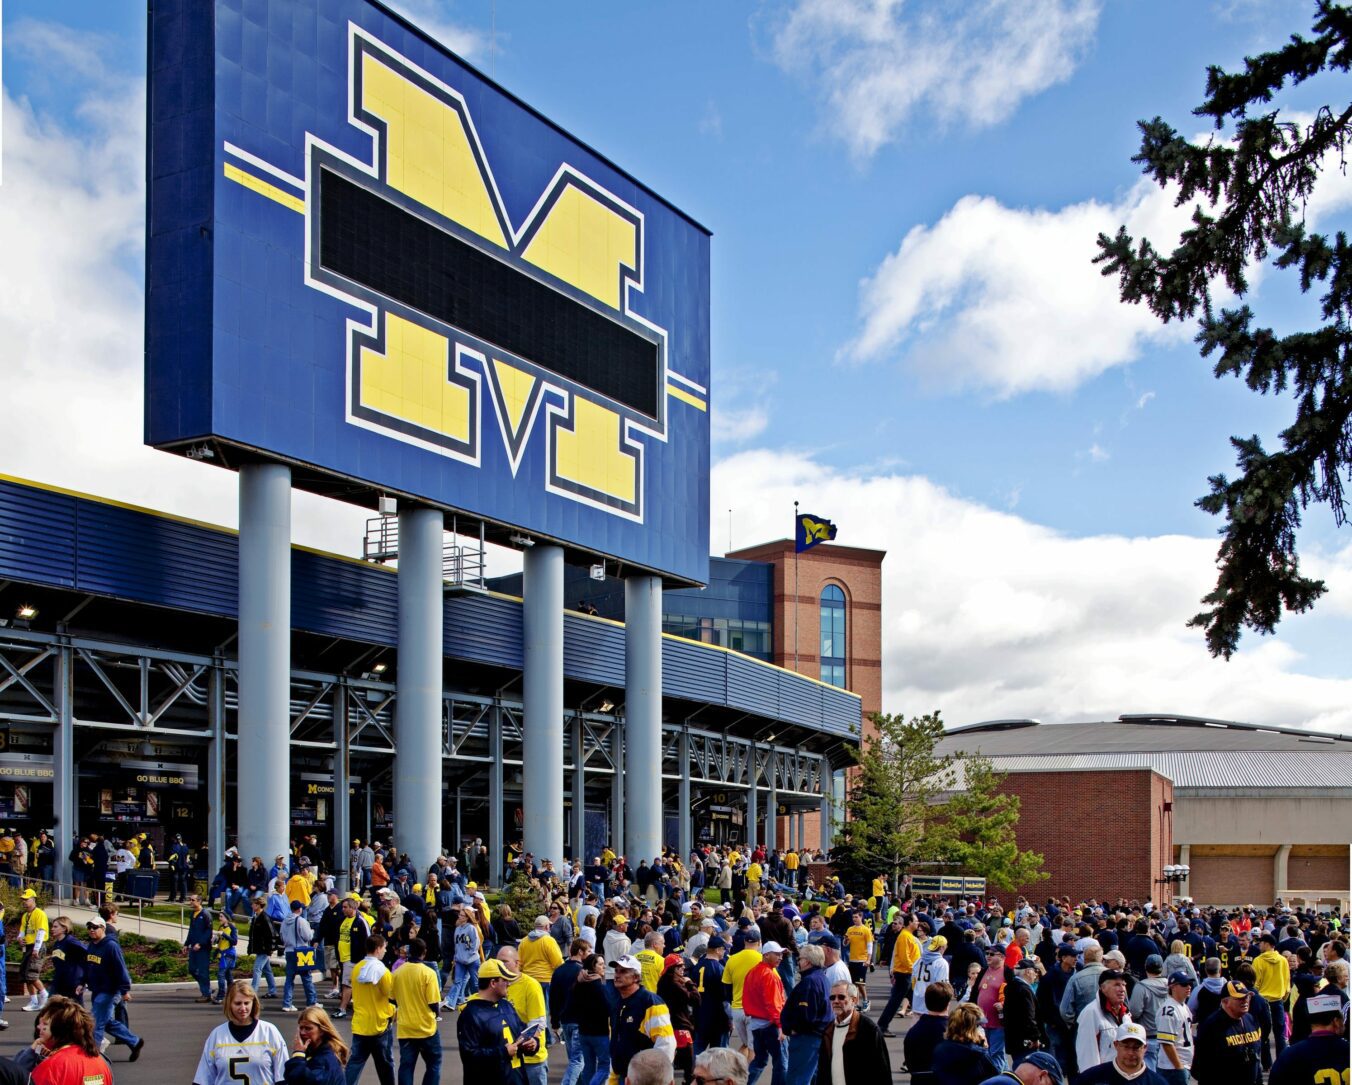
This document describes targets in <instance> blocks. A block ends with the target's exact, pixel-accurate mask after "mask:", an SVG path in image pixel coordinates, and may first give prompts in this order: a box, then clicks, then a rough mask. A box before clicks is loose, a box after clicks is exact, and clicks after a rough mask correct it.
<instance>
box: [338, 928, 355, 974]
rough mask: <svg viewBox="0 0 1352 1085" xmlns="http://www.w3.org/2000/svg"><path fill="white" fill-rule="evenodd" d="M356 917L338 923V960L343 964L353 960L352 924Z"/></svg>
mask: <svg viewBox="0 0 1352 1085" xmlns="http://www.w3.org/2000/svg"><path fill="white" fill-rule="evenodd" d="M356 918H357V917H356V916H353V917H352V918H351V919H344V920H343V921H342V922H341V923H339V924H338V960H339V962H340V963H342V964H347V962H348V961H350V960H352V924H353V922H354V921H355V920H356Z"/></svg>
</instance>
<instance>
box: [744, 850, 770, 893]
mask: <svg viewBox="0 0 1352 1085" xmlns="http://www.w3.org/2000/svg"><path fill="white" fill-rule="evenodd" d="M764 876H765V870H764V868H763V867H762V866H761V865H760V863H758V862H756V860H754V859H752V860H751V863H750V864H749V865H748V866H747V868H746V887H747V891H748V892H749V893H750V894H751V899H752V900H755V899H756V898H757V897H758V896H760V885H761V878H762V877H764Z"/></svg>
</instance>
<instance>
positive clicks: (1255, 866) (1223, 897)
mask: <svg viewBox="0 0 1352 1085" xmlns="http://www.w3.org/2000/svg"><path fill="white" fill-rule="evenodd" d="M1276 850H1277V849H1276V848H1273V849H1272V852H1273V854H1272V855H1205V854H1203V855H1195V854H1194V855H1193V856H1192V857H1191V858H1190V861H1189V863H1188V866H1189V876H1188V892H1189V895H1191V897H1192V899H1193V900H1197V901H1203V902H1206V903H1212V904H1257V905H1260V906H1263V905H1267V904H1271V903H1272V900H1273V898H1274V896H1275V893H1274V887H1273V858H1274V856H1275V854H1276ZM1193 851H1194V852H1196V851H1197V849H1196V848H1194V849H1193Z"/></svg>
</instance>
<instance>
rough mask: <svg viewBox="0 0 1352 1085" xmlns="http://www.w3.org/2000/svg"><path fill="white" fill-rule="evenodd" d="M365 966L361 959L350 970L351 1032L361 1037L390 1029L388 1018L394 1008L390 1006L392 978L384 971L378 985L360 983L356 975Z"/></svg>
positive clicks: (363, 960) (392, 989) (392, 986)
mask: <svg viewBox="0 0 1352 1085" xmlns="http://www.w3.org/2000/svg"><path fill="white" fill-rule="evenodd" d="M365 964H366V959H365V958H363V959H362V960H360V961H358V962H357V965H356V967H355V968H354V969H353V970H352V1031H353V1033H354V1034H357V1035H361V1036H379V1035H380V1034H381V1033H382V1032H384V1031H385V1030H386V1029H387V1028H389V1027H390V1018H391V1017H393V1016H394V1006H392V1005H391V1004H390V995H391V994H392V993H393V992H394V978H393V976H392V975H391V974H390V971H389V969H385V974H384V975H383V976H381V977H380V981H379V982H378V983H361V982H359V981H358V979H357V974H358V972H359V971H360V970H361V969H362V968H363V967H364V966H365ZM382 967H383V965H382Z"/></svg>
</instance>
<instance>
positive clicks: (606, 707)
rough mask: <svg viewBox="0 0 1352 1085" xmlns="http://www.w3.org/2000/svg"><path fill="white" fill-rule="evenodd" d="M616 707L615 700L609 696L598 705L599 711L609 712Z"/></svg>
mask: <svg viewBox="0 0 1352 1085" xmlns="http://www.w3.org/2000/svg"><path fill="white" fill-rule="evenodd" d="M614 707H615V702H614V701H612V700H610V699H609V698H607V699H606V700H604V701H602V702H601V703H600V704H599V705H597V706H596V710H597V711H598V712H609V711H611V710H612V709H614Z"/></svg>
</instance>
